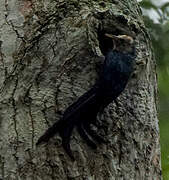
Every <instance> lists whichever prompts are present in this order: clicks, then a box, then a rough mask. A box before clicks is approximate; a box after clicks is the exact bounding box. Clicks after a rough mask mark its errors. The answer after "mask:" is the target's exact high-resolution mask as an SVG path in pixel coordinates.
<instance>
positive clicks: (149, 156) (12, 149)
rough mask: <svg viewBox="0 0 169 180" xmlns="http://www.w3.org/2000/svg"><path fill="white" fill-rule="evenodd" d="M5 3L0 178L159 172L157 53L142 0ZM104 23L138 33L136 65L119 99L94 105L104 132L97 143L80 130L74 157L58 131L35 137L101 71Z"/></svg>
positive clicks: (129, 179)
mask: <svg viewBox="0 0 169 180" xmlns="http://www.w3.org/2000/svg"><path fill="white" fill-rule="evenodd" d="M0 5H1V6H0V16H1V17H3V18H2V20H1V21H0V40H1V41H0V42H1V43H0V69H1V70H0V178H1V179H3V180H25V179H34V180H52V179H53V180H63V179H64V180H66V179H72V180H73V179H77V180H82V179H86V180H114V179H115V180H116V179H117V180H120V179H121V180H122V179H124V180H159V179H161V173H160V171H161V167H160V145H159V128H158V119H157V109H156V92H157V85H156V83H157V80H156V72H155V61H154V56H153V54H152V48H151V43H150V39H149V35H148V34H147V31H146V29H145V26H144V23H143V21H142V17H141V12H140V9H139V7H138V5H137V3H136V1H135V0H130V1H126V0H114V1H111V0H107V1H105V2H103V1H91V0H56V1H52V0H46V1H40V0H23V1H18V0H13V1H9V0H5V1H2V2H0ZM104 33H110V34H115V35H117V34H127V35H130V36H133V37H135V46H136V54H137V58H136V67H135V72H134V74H133V75H132V77H131V79H130V81H129V83H128V85H127V87H126V89H125V91H124V92H123V93H122V94H121V95H120V96H119V97H118V99H117V102H116V103H114V102H113V103H111V104H110V105H109V106H108V107H107V108H106V109H105V110H104V112H101V113H100V114H99V115H98V118H97V121H98V122H97V127H94V128H95V130H96V131H97V132H98V134H100V135H101V136H103V137H104V138H105V139H106V140H107V141H108V142H107V143H105V144H98V148H97V149H96V150H93V149H91V148H90V147H88V146H87V145H86V143H85V142H84V141H83V140H82V139H81V138H80V137H79V135H78V133H77V132H76V130H74V131H73V135H72V138H71V148H72V150H73V154H74V156H75V159H76V161H75V162H72V161H71V159H70V158H69V157H68V156H67V154H66V153H65V151H64V150H63V148H62V145H61V138H60V137H59V136H58V135H56V136H55V137H53V138H52V139H50V141H49V142H48V143H47V144H44V145H40V146H38V147H36V145H35V143H36V142H37V140H38V138H39V137H40V136H41V135H42V134H43V133H44V132H45V130H46V129H47V128H48V127H50V126H51V125H52V124H53V123H54V122H56V121H58V120H59V119H60V118H61V117H62V115H63V112H64V110H65V109H66V108H67V107H68V106H69V105H70V104H72V103H73V102H74V101H76V100H77V99H78V97H80V96H81V95H82V94H84V93H85V92H86V91H87V90H88V89H89V88H90V87H91V86H92V85H93V84H94V83H95V81H96V80H97V78H98V75H99V73H100V68H101V66H102V64H103V61H104V56H103V54H102V49H101V48H100V47H101V46H100V44H104V37H103V34H104Z"/></svg>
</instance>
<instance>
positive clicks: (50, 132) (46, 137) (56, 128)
mask: <svg viewBox="0 0 169 180" xmlns="http://www.w3.org/2000/svg"><path fill="white" fill-rule="evenodd" d="M60 122H61V121H58V122H56V123H54V124H53V125H52V126H51V127H50V128H49V129H48V130H47V131H46V132H45V133H44V134H43V135H42V136H41V137H40V138H39V139H38V141H37V143H36V145H39V144H41V143H43V142H48V141H49V139H50V138H51V137H53V136H54V135H55V134H56V133H57V132H58V131H59V129H60V128H61V123H60Z"/></svg>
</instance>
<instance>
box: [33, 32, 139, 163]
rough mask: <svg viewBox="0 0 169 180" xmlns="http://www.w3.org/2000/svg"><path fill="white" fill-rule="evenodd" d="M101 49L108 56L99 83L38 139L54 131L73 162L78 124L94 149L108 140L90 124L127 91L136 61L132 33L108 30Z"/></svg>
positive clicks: (83, 135)
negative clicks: (71, 141) (75, 130)
mask: <svg viewBox="0 0 169 180" xmlns="http://www.w3.org/2000/svg"><path fill="white" fill-rule="evenodd" d="M103 38H105V39H104V40H105V41H104V42H107V43H105V44H104V43H102V44H101V46H102V47H101V48H102V51H103V54H104V56H105V60H104V63H103V66H102V71H101V74H100V76H99V78H98V80H97V81H96V83H95V84H94V85H93V86H92V87H91V88H90V89H89V90H88V91H87V92H86V93H84V94H83V95H82V96H80V97H79V98H78V99H77V101H75V102H74V103H73V104H71V105H70V106H69V107H68V108H67V109H66V110H65V112H64V113H63V116H62V118H61V119H60V120H59V121H57V122H55V123H54V124H53V125H52V126H51V127H49V128H48V129H47V130H46V132H45V133H44V134H43V135H42V136H41V137H40V138H39V139H38V141H37V143H36V145H39V144H41V143H45V142H48V141H49V139H50V138H52V137H53V136H54V135H55V134H57V133H58V134H59V135H60V137H61V138H62V146H63V148H64V150H65V152H66V153H67V154H68V155H69V157H70V158H71V159H72V160H73V161H74V160H75V158H74V156H73V153H72V150H71V148H70V138H71V135H72V131H73V129H74V128H75V127H76V128H77V131H78V133H79V134H80V136H81V137H82V138H83V139H84V140H85V142H86V143H87V144H88V145H89V146H90V147H92V148H94V149H95V148H97V145H96V143H95V140H96V141H98V142H105V141H104V139H103V138H102V137H101V136H100V135H97V134H96V133H94V132H93V130H92V129H91V124H95V123H96V122H97V114H98V112H100V111H101V110H103V109H104V108H106V107H107V106H108V105H109V104H110V103H111V102H113V101H115V100H116V99H117V97H118V96H119V95H120V94H121V93H122V92H123V91H124V89H125V87H126V85H127V83H128V81H129V78H130V76H131V74H132V73H133V71H134V64H135V57H136V53H135V43H134V39H133V37H131V36H129V35H113V34H108V33H105V34H104V37H103Z"/></svg>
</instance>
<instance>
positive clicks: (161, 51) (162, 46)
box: [140, 0, 169, 180]
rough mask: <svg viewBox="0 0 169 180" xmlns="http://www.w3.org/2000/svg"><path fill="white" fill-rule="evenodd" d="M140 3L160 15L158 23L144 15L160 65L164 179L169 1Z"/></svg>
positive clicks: (168, 170)
mask: <svg viewBox="0 0 169 180" xmlns="http://www.w3.org/2000/svg"><path fill="white" fill-rule="evenodd" d="M140 5H141V7H142V8H143V9H146V10H149V11H152V10H153V11H155V12H156V14H158V16H159V18H158V23H155V22H154V20H153V19H151V18H150V17H149V16H148V15H147V16H144V20H145V24H146V26H147V28H148V30H149V33H150V35H151V38H152V43H153V47H154V52H155V56H156V60H157V65H158V66H157V67H158V87H159V97H160V98H159V99H160V108H159V109H160V110H159V119H160V136H161V138H160V142H161V155H162V174H163V179H164V180H169V2H167V3H165V4H163V5H161V6H157V5H155V4H154V3H153V0H151V1H150V0H143V1H141V2H140ZM143 12H144V11H143Z"/></svg>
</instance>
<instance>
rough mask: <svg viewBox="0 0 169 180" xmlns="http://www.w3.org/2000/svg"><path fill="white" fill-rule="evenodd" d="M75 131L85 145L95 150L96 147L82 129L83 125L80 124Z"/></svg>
mask: <svg viewBox="0 0 169 180" xmlns="http://www.w3.org/2000/svg"><path fill="white" fill-rule="evenodd" d="M77 130H78V133H79V135H80V136H81V137H82V138H83V139H84V140H85V141H86V143H87V144H88V145H89V146H90V147H91V148H93V149H96V148H97V146H96V144H95V143H94V142H93V141H92V140H91V139H90V138H89V136H88V134H87V133H86V131H85V129H84V127H83V124H82V123H79V124H78V125H77Z"/></svg>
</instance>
